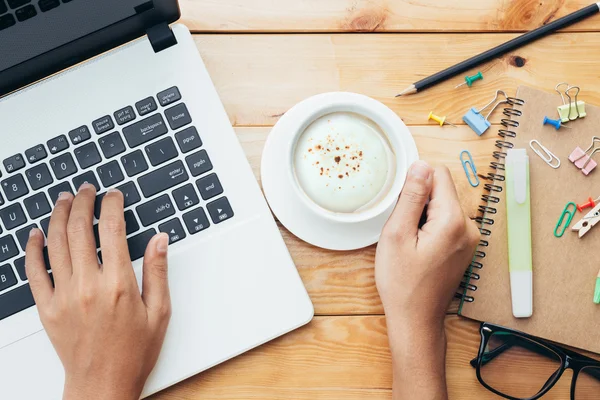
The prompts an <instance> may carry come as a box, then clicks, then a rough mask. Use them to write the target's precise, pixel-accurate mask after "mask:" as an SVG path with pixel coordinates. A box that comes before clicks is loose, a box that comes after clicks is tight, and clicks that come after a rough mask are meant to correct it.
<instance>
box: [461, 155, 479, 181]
mask: <svg viewBox="0 0 600 400" xmlns="http://www.w3.org/2000/svg"><path fill="white" fill-rule="evenodd" d="M465 154H466V155H467V157H468V158H467V159H465V157H464V155H465ZM460 162H461V163H462V166H463V169H464V170H465V175H467V180H468V181H469V184H470V185H471V186H473V187H477V186H479V177H478V176H477V168H475V163H474V162H473V157H471V153H469V151H468V150H463V151H462V152H461V153H460Z"/></svg>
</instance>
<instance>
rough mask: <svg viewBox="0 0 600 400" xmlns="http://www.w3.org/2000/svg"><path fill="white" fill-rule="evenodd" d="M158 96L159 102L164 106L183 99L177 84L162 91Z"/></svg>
mask: <svg viewBox="0 0 600 400" xmlns="http://www.w3.org/2000/svg"><path fill="white" fill-rule="evenodd" d="M156 97H158V102H159V103H160V105H161V106H163V107H165V106H168V105H169V104H171V103H175V102H176V101H179V100H181V94H180V93H179V89H178V88H177V86H173V87H172V88H169V89H167V90H163V91H162V92H160V93H159V94H157V95H156Z"/></svg>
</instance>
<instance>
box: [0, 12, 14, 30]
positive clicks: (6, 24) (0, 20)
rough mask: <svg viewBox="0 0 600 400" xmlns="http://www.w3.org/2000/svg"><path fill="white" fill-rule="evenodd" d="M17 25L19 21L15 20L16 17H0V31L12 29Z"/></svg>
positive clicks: (10, 15) (9, 15) (8, 15)
mask: <svg viewBox="0 0 600 400" xmlns="http://www.w3.org/2000/svg"><path fill="white" fill-rule="evenodd" d="M16 23H17V20H16V19H15V17H13V16H12V14H6V15H1V16H0V31H2V30H4V29H8V28H10V27H11V26H14V25H16Z"/></svg>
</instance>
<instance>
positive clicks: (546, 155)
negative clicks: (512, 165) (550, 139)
mask: <svg viewBox="0 0 600 400" xmlns="http://www.w3.org/2000/svg"><path fill="white" fill-rule="evenodd" d="M534 144H535V145H537V147H539V149H538V148H536V147H535V146H534ZM529 147H531V150H533V152H534V153H535V154H537V155H538V156H539V157H540V158H541V159H542V160H544V162H545V163H546V164H548V165H549V166H550V167H552V168H554V169H557V168H558V167H560V159H559V158H558V157H556V156H555V155H554V153H552V152H551V151H550V150H548V149H547V148H546V146H544V145H543V144H541V143H540V142H539V141H537V140H536V139H533V140H530V141H529Z"/></svg>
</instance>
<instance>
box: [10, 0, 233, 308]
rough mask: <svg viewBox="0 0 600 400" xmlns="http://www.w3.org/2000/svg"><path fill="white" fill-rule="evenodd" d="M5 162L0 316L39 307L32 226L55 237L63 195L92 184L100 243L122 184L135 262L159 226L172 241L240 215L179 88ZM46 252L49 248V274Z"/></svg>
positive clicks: (161, 93)
mask: <svg viewBox="0 0 600 400" xmlns="http://www.w3.org/2000/svg"><path fill="white" fill-rule="evenodd" d="M1 1H4V0H0V2H1ZM14 1H15V4H16V2H17V0H14ZM19 1H22V0H19ZM0 11H1V9H0ZM94 137H96V138H97V143H96V141H94V140H92V138H94ZM2 164H3V166H4V169H5V175H4V176H3V177H2V178H0V187H1V192H2V195H0V221H1V227H0V320H1V319H3V318H6V317H9V316H11V315H13V314H15V313H18V312H20V311H22V310H24V309H27V308H29V307H31V306H33V305H34V301H33V297H32V295H31V291H30V289H29V284H27V276H26V274H25V248H26V246H27V240H28V238H29V231H30V230H31V229H32V228H41V229H42V230H43V232H44V234H45V235H46V236H47V235H48V226H49V224H50V214H51V212H52V208H53V205H54V204H55V203H56V200H57V199H58V196H59V195H60V193H62V192H71V193H74V189H77V188H79V187H80V186H81V185H82V184H83V183H86V182H87V183H90V184H93V185H94V186H95V187H96V190H97V191H98V195H97V197H96V204H95V210H94V216H95V221H96V222H95V223H94V235H95V238H96V247H97V248H98V249H100V244H101V243H100V238H99V234H98V225H97V223H98V222H97V220H98V219H99V218H100V212H101V203H102V198H103V197H104V195H105V194H106V189H108V188H113V187H114V188H117V189H119V190H120V191H121V192H122V193H123V196H124V200H125V215H124V217H125V223H126V233H127V235H128V239H127V244H128V247H129V252H130V255H131V260H132V261H135V260H137V259H140V258H142V257H143V256H144V253H145V250H146V246H147V244H148V241H149V240H150V239H151V238H152V237H153V236H154V235H155V234H156V233H158V232H166V233H168V234H169V239H170V240H169V243H170V244H173V243H176V242H179V241H181V240H184V239H186V238H189V237H191V236H192V235H195V234H198V233H199V232H202V231H204V230H206V229H208V228H209V227H210V226H211V224H219V223H221V222H223V221H226V220H228V219H230V218H232V217H233V215H234V213H233V210H232V208H231V205H230V203H229V200H228V199H227V197H225V196H224V195H223V194H224V188H223V185H222V184H221V181H220V180H219V176H218V174H217V173H215V171H214V168H213V164H212V162H211V160H210V157H209V154H208V152H207V150H206V149H204V148H203V143H202V140H201V138H200V135H199V134H198V130H197V129H196V127H195V126H194V124H193V121H192V118H191V116H190V114H189V112H188V109H187V106H186V104H185V102H184V101H183V100H182V96H181V93H180V91H179V89H178V88H177V87H172V88H169V89H167V90H165V91H162V92H160V93H159V94H158V95H157V96H156V97H147V98H145V99H143V100H141V101H139V102H137V103H135V105H133V106H127V107H124V108H121V109H118V110H117V111H115V112H113V113H111V114H107V115H104V116H102V117H100V118H98V119H96V120H94V121H91V122H90V124H89V126H88V125H84V126H80V127H77V128H75V129H73V130H71V131H70V132H68V133H67V134H66V135H60V136H57V137H55V138H51V139H50V140H48V141H47V142H46V144H39V145H37V146H34V147H32V148H29V149H24V150H23V152H22V153H20V154H15V155H13V156H11V157H8V158H7V159H5V160H3V162H2ZM177 211H179V213H178V212H177ZM47 253H48V251H47V249H44V255H45V260H46V268H47V269H48V270H50V269H51V267H50V262H49V259H48V256H47ZM98 258H99V260H100V261H101V260H102V252H99V253H98Z"/></svg>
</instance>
